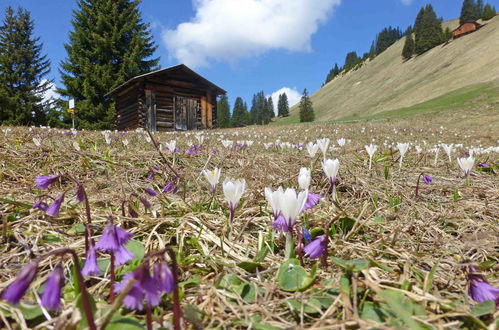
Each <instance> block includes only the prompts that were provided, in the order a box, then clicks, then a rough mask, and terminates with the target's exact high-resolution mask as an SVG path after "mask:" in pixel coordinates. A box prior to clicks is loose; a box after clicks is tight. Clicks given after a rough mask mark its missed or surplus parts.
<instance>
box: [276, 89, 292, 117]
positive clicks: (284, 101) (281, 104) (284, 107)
mask: <svg viewBox="0 0 499 330" xmlns="http://www.w3.org/2000/svg"><path fill="white" fill-rule="evenodd" d="M277 113H278V114H279V117H287V116H289V103H288V96H287V95H286V93H282V94H280V95H279V101H278V102H277Z"/></svg>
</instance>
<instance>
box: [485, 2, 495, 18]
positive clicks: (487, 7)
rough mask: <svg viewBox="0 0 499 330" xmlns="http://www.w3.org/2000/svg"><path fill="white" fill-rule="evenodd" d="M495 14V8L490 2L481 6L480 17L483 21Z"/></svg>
mask: <svg viewBox="0 0 499 330" xmlns="http://www.w3.org/2000/svg"><path fill="white" fill-rule="evenodd" d="M494 16H496V9H495V7H493V6H492V5H491V4H489V3H488V4H486V5H485V7H483V15H482V19H483V20H484V21H488V20H489V19H491V18H493V17H494Z"/></svg>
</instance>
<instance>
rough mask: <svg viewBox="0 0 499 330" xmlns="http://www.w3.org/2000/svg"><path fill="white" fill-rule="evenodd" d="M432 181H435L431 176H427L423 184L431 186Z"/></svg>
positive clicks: (424, 177)
mask: <svg viewBox="0 0 499 330" xmlns="http://www.w3.org/2000/svg"><path fill="white" fill-rule="evenodd" d="M432 181H433V178H432V177H431V175H428V174H425V175H424V176H423V182H424V183H426V184H430V183H431V182H432Z"/></svg>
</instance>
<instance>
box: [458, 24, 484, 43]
mask: <svg viewBox="0 0 499 330" xmlns="http://www.w3.org/2000/svg"><path fill="white" fill-rule="evenodd" d="M481 27H482V25H481V24H479V23H477V22H474V21H469V22H464V23H463V24H461V25H459V27H458V28H457V29H455V30H453V31H452V39H456V38H459V37H461V36H464V35H465V34H468V33H471V32H475V31H476V30H478V29H479V28H481Z"/></svg>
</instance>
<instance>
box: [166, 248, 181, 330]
mask: <svg viewBox="0 0 499 330" xmlns="http://www.w3.org/2000/svg"><path fill="white" fill-rule="evenodd" d="M166 252H168V254H169V255H170V259H171V263H172V273H173V282H174V283H175V288H174V289H173V329H175V330H181V327H180V323H181V320H182V309H181V308H180V298H179V294H178V265H177V258H176V256H175V251H173V249H172V248H170V247H167V248H166Z"/></svg>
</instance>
